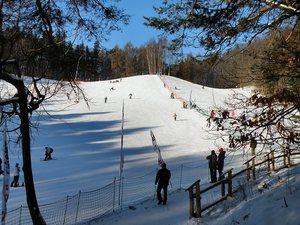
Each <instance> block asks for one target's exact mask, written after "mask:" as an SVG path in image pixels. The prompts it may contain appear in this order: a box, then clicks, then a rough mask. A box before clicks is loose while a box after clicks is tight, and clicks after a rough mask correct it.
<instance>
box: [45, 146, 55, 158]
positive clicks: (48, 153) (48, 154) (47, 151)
mask: <svg viewBox="0 0 300 225" xmlns="http://www.w3.org/2000/svg"><path fill="white" fill-rule="evenodd" d="M53 151H54V150H53V148H51V147H45V159H44V160H45V161H46V160H50V159H52V157H51V154H52V152H53Z"/></svg>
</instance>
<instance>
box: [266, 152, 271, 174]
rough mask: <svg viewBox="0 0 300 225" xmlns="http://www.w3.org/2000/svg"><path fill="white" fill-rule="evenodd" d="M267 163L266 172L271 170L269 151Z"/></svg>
mask: <svg viewBox="0 0 300 225" xmlns="http://www.w3.org/2000/svg"><path fill="white" fill-rule="evenodd" d="M267 164H268V172H270V171H271V164H270V153H268V154H267Z"/></svg>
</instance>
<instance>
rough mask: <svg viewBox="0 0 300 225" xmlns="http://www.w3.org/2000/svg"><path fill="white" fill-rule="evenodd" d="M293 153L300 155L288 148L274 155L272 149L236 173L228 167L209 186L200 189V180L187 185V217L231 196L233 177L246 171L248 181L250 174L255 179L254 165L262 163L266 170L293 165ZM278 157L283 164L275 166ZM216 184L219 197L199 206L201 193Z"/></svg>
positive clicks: (252, 159) (254, 157) (199, 214)
mask: <svg viewBox="0 0 300 225" xmlns="http://www.w3.org/2000/svg"><path fill="white" fill-rule="evenodd" d="M293 155H300V152H295V153H291V151H290V150H289V149H285V150H284V151H283V154H282V155H278V156H275V151H274V150H273V151H271V152H270V153H268V154H266V156H265V158H266V159H265V160H263V161H261V162H259V163H256V164H255V159H256V156H253V157H251V158H250V159H249V160H248V161H246V162H245V163H244V165H246V168H245V169H243V170H241V171H239V172H238V173H236V174H233V173H232V171H233V168H232V169H229V170H228V171H226V172H224V173H223V176H222V177H221V180H219V181H218V182H216V183H214V184H212V185H210V186H209V187H206V188H204V189H203V190H200V180H197V181H195V182H194V183H193V184H192V185H191V186H189V187H188V188H187V189H186V190H185V191H188V192H189V200H190V204H189V217H190V218H192V217H196V218H198V217H201V214H202V212H204V211H205V210H207V209H209V208H210V207H212V206H214V205H216V204H218V203H219V202H222V201H224V200H226V199H227V198H228V197H232V196H233V193H234V192H235V191H234V190H233V188H232V182H233V178H235V177H237V176H239V175H241V174H243V173H246V178H247V180H248V181H249V180H250V179H251V175H252V179H253V180H255V179H256V174H255V171H256V167H257V166H260V165H262V164H265V163H266V164H267V170H268V171H275V170H280V169H282V168H286V167H291V166H293V165H294V164H292V162H291V156H293ZM280 158H283V161H282V162H281V164H283V165H282V166H280V167H277V168H276V167H275V159H280ZM226 185H227V193H226V188H225V187H226ZM217 186H221V197H220V198H219V199H217V200H215V201H213V202H211V203H209V204H208V205H206V206H205V207H202V206H201V194H204V193H206V192H208V191H210V190H212V189H213V188H215V187H217Z"/></svg>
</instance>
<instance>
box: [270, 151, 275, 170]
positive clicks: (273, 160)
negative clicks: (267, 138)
mask: <svg viewBox="0 0 300 225" xmlns="http://www.w3.org/2000/svg"><path fill="white" fill-rule="evenodd" d="M271 158H272V161H271V162H272V170H273V171H275V157H274V150H272V151H271Z"/></svg>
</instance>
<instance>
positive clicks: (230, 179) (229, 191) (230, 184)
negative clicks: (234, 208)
mask: <svg viewBox="0 0 300 225" xmlns="http://www.w3.org/2000/svg"><path fill="white" fill-rule="evenodd" d="M228 195H229V196H230V197H232V170H229V171H228Z"/></svg>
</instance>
